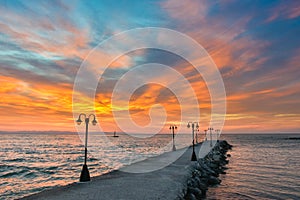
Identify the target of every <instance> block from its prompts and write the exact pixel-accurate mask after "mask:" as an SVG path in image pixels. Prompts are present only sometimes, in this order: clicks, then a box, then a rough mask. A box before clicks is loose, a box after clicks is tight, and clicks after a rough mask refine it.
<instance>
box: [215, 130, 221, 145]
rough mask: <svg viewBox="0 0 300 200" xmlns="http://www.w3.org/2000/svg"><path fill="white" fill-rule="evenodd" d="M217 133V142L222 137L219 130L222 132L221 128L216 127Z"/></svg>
mask: <svg viewBox="0 0 300 200" xmlns="http://www.w3.org/2000/svg"><path fill="white" fill-rule="evenodd" d="M215 131H216V134H217V142H219V139H220V135H219V132H220V129H216V130H215Z"/></svg>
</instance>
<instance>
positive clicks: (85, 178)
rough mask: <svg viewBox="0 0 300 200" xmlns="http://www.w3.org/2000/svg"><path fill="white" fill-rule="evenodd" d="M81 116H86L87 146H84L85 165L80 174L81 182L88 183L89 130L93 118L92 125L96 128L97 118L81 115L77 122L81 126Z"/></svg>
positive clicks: (92, 115) (91, 115)
mask: <svg viewBox="0 0 300 200" xmlns="http://www.w3.org/2000/svg"><path fill="white" fill-rule="evenodd" d="M81 116H84V122H85V144H84V164H83V166H82V170H81V174H80V179H79V181H80V182H86V181H90V180H91V178H90V173H89V169H88V167H87V165H86V160H87V139H88V129H89V122H90V117H93V121H92V124H93V125H94V126H95V125H96V124H97V121H96V116H95V115H94V114H90V115H89V116H88V117H86V114H84V113H81V114H80V115H79V116H78V119H77V120H76V122H77V124H78V125H80V124H81V123H82V120H81Z"/></svg>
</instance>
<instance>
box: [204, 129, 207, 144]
mask: <svg viewBox="0 0 300 200" xmlns="http://www.w3.org/2000/svg"><path fill="white" fill-rule="evenodd" d="M204 134H205V141H207V130H204Z"/></svg>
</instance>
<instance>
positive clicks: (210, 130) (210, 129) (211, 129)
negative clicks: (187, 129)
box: [208, 128, 214, 147]
mask: <svg viewBox="0 0 300 200" xmlns="http://www.w3.org/2000/svg"><path fill="white" fill-rule="evenodd" d="M208 130H209V132H210V147H212V133H211V132H212V131H213V130H214V128H208Z"/></svg>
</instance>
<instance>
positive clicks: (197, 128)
mask: <svg viewBox="0 0 300 200" xmlns="http://www.w3.org/2000/svg"><path fill="white" fill-rule="evenodd" d="M198 127H199V126H198ZM198 132H199V128H197V130H196V144H198Z"/></svg>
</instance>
